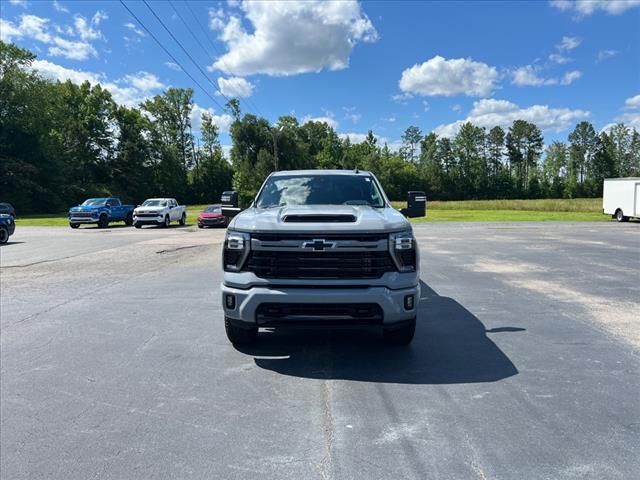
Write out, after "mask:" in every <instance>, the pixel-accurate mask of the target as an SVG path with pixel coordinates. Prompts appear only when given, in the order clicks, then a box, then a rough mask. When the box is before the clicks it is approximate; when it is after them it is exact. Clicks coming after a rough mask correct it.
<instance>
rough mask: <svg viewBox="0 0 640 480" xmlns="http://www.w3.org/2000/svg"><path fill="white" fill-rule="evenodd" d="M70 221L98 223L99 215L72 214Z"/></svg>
mask: <svg viewBox="0 0 640 480" xmlns="http://www.w3.org/2000/svg"><path fill="white" fill-rule="evenodd" d="M69 223H98V217H74V216H73V215H70V216H69Z"/></svg>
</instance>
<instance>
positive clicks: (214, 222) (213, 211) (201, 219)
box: [198, 205, 229, 228]
mask: <svg viewBox="0 0 640 480" xmlns="http://www.w3.org/2000/svg"><path fill="white" fill-rule="evenodd" d="M228 224H229V219H228V218H227V217H225V216H223V215H222V206H221V205H209V206H208V207H207V208H205V209H204V210H203V211H202V212H200V214H199V215H198V228H204V227H217V226H220V227H226V226H227V225H228Z"/></svg>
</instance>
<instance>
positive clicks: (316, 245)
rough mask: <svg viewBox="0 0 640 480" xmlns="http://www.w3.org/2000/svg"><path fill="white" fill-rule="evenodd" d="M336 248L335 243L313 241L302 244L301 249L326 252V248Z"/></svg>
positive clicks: (320, 240) (319, 240)
mask: <svg viewBox="0 0 640 480" xmlns="http://www.w3.org/2000/svg"><path fill="white" fill-rule="evenodd" d="M335 246H336V242H327V241H326V240H324V239H315V238H314V239H313V240H311V241H310V242H304V243H303V244H302V248H313V249H314V250H315V251H317V252H321V251H324V250H326V249H327V248H333V247H335Z"/></svg>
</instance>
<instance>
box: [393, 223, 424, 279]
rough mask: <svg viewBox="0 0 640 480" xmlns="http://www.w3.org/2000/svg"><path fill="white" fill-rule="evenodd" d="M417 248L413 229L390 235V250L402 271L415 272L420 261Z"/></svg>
mask: <svg viewBox="0 0 640 480" xmlns="http://www.w3.org/2000/svg"><path fill="white" fill-rule="evenodd" d="M417 248H418V245H417V244H416V239H415V238H414V236H413V232H412V231H411V230H407V231H404V232H399V233H392V234H390V235H389V252H390V253H391V258H393V261H394V262H395V264H396V267H397V268H398V270H399V271H401V272H415V270H416V268H417V262H418V256H417V254H416V252H417Z"/></svg>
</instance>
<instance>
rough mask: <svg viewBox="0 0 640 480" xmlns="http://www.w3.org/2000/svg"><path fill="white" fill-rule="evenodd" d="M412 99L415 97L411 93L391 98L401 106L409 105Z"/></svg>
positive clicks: (398, 94)
mask: <svg viewBox="0 0 640 480" xmlns="http://www.w3.org/2000/svg"><path fill="white" fill-rule="evenodd" d="M412 98H413V95H411V94H410V93H397V94H395V95H392V96H391V99H392V100H393V101H394V102H396V103H399V104H400V105H406V104H408V103H409V100H411V99H412Z"/></svg>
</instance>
